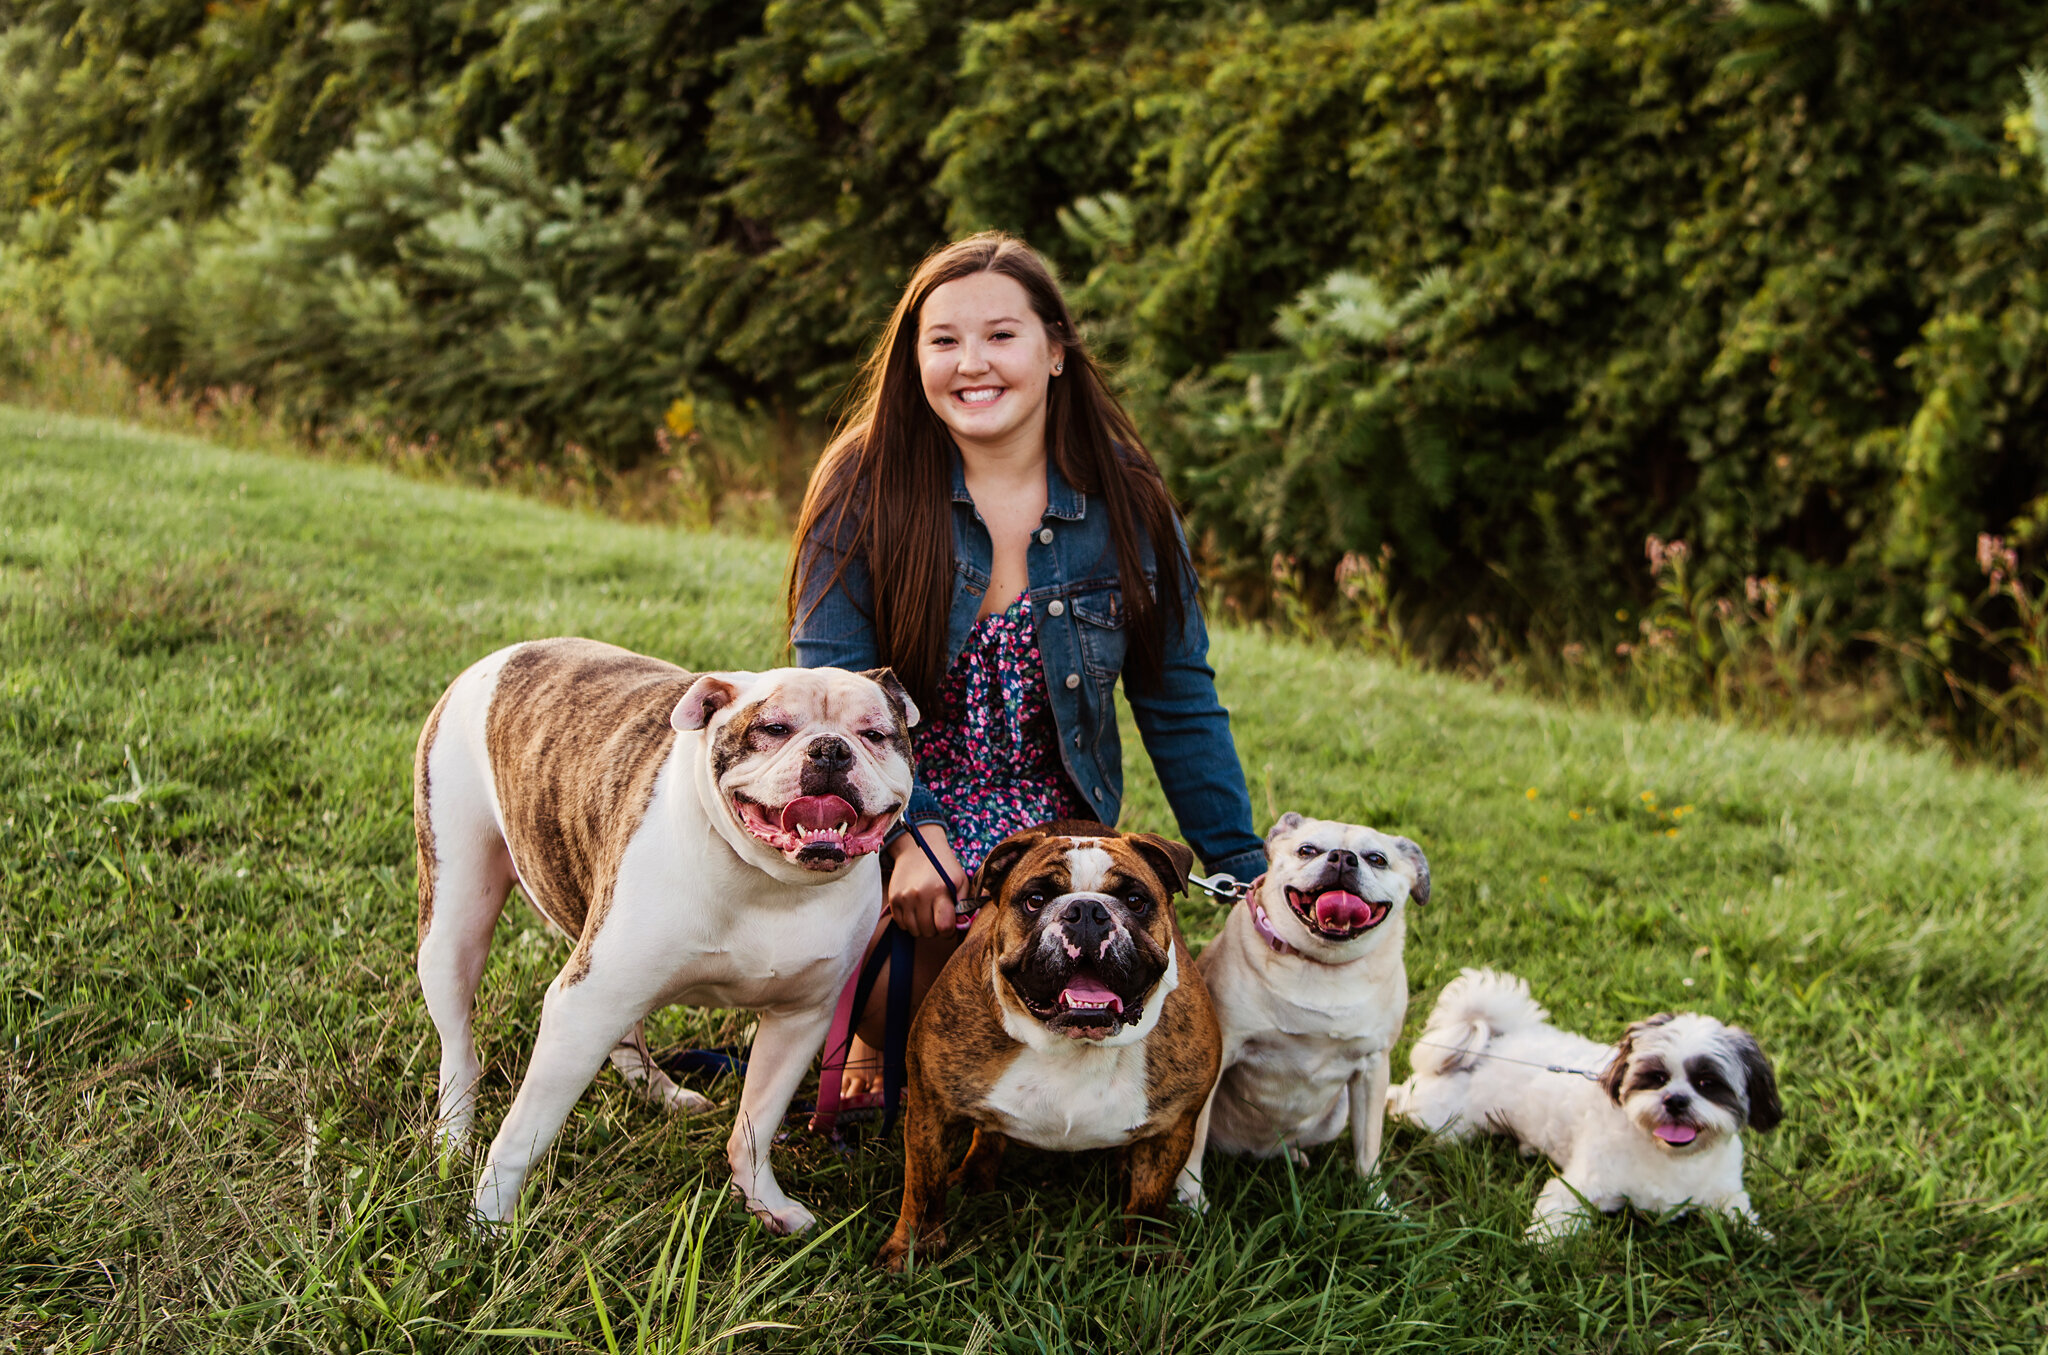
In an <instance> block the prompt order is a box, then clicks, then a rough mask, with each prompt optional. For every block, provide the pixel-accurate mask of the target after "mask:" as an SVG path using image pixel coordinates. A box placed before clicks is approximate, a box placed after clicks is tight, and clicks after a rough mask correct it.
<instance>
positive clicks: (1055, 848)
mask: <svg viewBox="0 0 2048 1355" xmlns="http://www.w3.org/2000/svg"><path fill="white" fill-rule="evenodd" d="M1193 861H1194V856H1193V854H1192V853H1191V852H1189V851H1188V849H1187V848H1186V847H1184V846H1182V845H1181V844H1180V843H1178V842H1173V841H1171V840H1170V839H1167V838H1162V837H1157V836H1154V835H1153V834H1149V833H1133V834H1125V833H1117V832H1115V831H1114V830H1112V829H1107V828H1104V827H1102V826H1101V825H1100V824H1082V823H1066V822H1062V823H1054V824H1047V825H1044V826H1041V827H1038V828H1027V829H1025V830H1024V831H1023V832H1021V833H1015V834H1012V835H1011V836H1009V837H1007V838H1005V839H1003V841H1002V842H1000V843H998V844H997V846H996V848H995V850H994V851H992V852H990V853H989V856H988V860H987V861H985V862H983V863H982V868H981V870H980V872H979V873H978V874H977V875H976V876H975V887H976V891H977V892H978V893H982V894H985V895H987V896H989V898H990V900H991V902H990V904H989V907H991V908H993V909H994V910H996V911H995V915H994V916H995V927H996V932H997V943H996V944H997V955H996V972H997V975H998V980H997V981H998V984H999V985H1003V986H1007V987H1008V989H1009V994H1010V996H1011V997H1012V998H1013V999H1014V1001H1015V1003H1016V1005H1017V1006H1019V1007H1021V1008H1022V1009H1023V1010H1024V1011H1025V1012H1026V1013H1027V1014H1028V1015H1029V1017H1030V1018H1031V1019H1032V1020H1034V1021H1037V1022H1039V1023H1040V1024H1042V1025H1044V1026H1045V1027H1046V1029H1048V1030H1050V1031H1053V1032H1054V1033H1056V1034H1059V1035H1064V1036H1068V1037H1070V1038H1073V1039H1078V1040H1091V1041H1098V1042H1099V1041H1105V1040H1107V1041H1110V1042H1112V1043H1119V1042H1120V1041H1118V1040H1117V1037H1118V1036H1120V1035H1123V1034H1124V1033H1125V1032H1126V1031H1131V1032H1132V1033H1133V1037H1134V1038H1135V1037H1137V1036H1141V1035H1142V1034H1143V1032H1144V1027H1145V1023H1146V1022H1148V1021H1150V1020H1153V1019H1156V1016H1157V1011H1158V1005H1159V1004H1158V1003H1156V1002H1154V1001H1152V999H1153V998H1154V996H1155V995H1157V996H1162V997H1163V996H1164V994H1163V993H1157V992H1156V990H1159V989H1161V988H1162V987H1164V986H1165V985H1164V984H1163V983H1162V980H1165V979H1167V978H1168V977H1169V976H1170V974H1171V971H1172V968H1173V935H1174V930H1173V912H1172V906H1171V899H1172V896H1173V895H1174V894H1176V893H1178V892H1179V891H1180V889H1181V888H1182V887H1184V885H1185V881H1186V878H1187V871H1188V869H1189V867H1190V866H1191V865H1192V864H1193Z"/></svg>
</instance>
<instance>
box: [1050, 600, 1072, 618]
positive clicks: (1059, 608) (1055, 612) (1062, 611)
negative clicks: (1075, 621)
mask: <svg viewBox="0 0 2048 1355" xmlns="http://www.w3.org/2000/svg"><path fill="white" fill-rule="evenodd" d="M1045 614H1046V615H1047V616H1065V615H1066V614H1067V604H1066V603H1064V602H1061V601H1060V600H1059V599H1058V598H1054V599H1053V600H1052V601H1051V602H1048V603H1046V604H1045Z"/></svg>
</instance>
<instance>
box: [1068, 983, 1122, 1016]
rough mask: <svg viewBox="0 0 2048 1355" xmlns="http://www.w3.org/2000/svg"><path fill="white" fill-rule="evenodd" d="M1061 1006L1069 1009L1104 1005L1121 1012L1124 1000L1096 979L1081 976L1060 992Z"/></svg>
mask: <svg viewBox="0 0 2048 1355" xmlns="http://www.w3.org/2000/svg"><path fill="white" fill-rule="evenodd" d="M1060 1006H1062V1007H1064V1008H1067V1009H1069V1010H1072V1009H1073V1008H1076V1007H1104V1008H1107V1009H1108V1010H1110V1011H1113V1012H1116V1013H1118V1014H1121V1013H1122V1012H1123V1009H1124V1000H1123V999H1122V998H1120V997H1118V996H1117V995H1116V994H1115V993H1112V992H1110V991H1109V989H1107V988H1105V987H1103V986H1102V985H1101V984H1099V983H1097V982H1096V981H1095V980H1094V979H1088V978H1080V979H1075V980H1074V981H1073V982H1072V983H1069V984H1068V985H1067V986H1066V988H1065V989H1064V990H1063V991H1062V992H1061V993H1060Z"/></svg>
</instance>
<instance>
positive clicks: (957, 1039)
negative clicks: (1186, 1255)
mask: <svg viewBox="0 0 2048 1355" xmlns="http://www.w3.org/2000/svg"><path fill="white" fill-rule="evenodd" d="M1193 865H1194V854H1193V853H1192V852H1190V851H1189V850H1188V849H1187V848H1186V847H1185V846H1183V845H1182V844H1181V843H1178V842H1174V841H1171V840H1169V839H1167V838H1163V837H1158V836H1155V835H1153V834H1151V833H1118V832H1117V831H1116V830H1114V829H1112V828H1106V827H1104V826H1103V825H1101V824H1099V823H1088V822H1081V821H1066V820H1063V821H1060V822H1057V823H1049V824H1045V825H1042V826H1040V827H1037V828H1027V829H1025V830H1024V831H1023V832H1021V833H1015V834H1013V835H1011V836H1010V837H1007V838H1005V839H1004V840H1003V841H1002V842H1000V843H998V844H997V846H996V849H995V850H994V851H993V852H990V853H989V856H988V859H987V860H986V861H984V862H983V863H982V867H981V869H980V871H978V872H977V873H976V875H975V880H974V890H975V893H976V895H977V896H979V897H981V898H982V899H984V900H985V902H984V903H983V906H982V908H981V910H980V912H979V913H978V914H977V915H976V917H975V919H974V925H973V927H972V928H971V929H970V930H969V931H968V933H967V939H966V941H965V942H963V943H962V944H961V947H960V949H959V950H958V951H957V952H955V954H954V956H953V958H952V959H951V960H950V961H948V962H947V964H946V967H945V969H944V970H943V971H941V973H940V974H939V978H938V981H937V982H936V983H935V984H934V985H933V986H932V990H931V992H930V994H929V995H928V996H927V997H926V998H925V1000H924V1004H923V1005H922V1006H921V1007H919V1008H918V1012H917V1018H916V1020H915V1021H913V1022H912V1023H911V1027H910V1048H909V1055H908V1060H907V1065H908V1066H907V1071H908V1073H909V1085H908V1088H907V1093H906V1097H905V1117H904V1127H903V1212H902V1215H901V1216H900V1217H899V1218H898V1219H897V1220H896V1230H895V1232H893V1233H892V1234H890V1236H889V1240H888V1241H887V1242H886V1243H884V1244H883V1245H882V1249H881V1251H880V1252H879V1253H878V1254H877V1255H876V1257H875V1264H877V1265H879V1266H884V1267H886V1268H888V1269H890V1270H901V1269H902V1268H903V1266H904V1263H905V1262H906V1260H907V1259H908V1258H909V1256H910V1252H911V1248H912V1247H913V1246H915V1247H916V1249H917V1251H918V1253H919V1254H920V1255H922V1256H931V1255H934V1254H936V1253H938V1252H939V1251H941V1250H943V1248H944V1247H945V1213H946V1208H945V1207H946V1192H947V1190H948V1189H949V1188H950V1187H951V1186H953V1185H954V1184H957V1183H961V1182H965V1183H966V1185H967V1186H968V1188H969V1189H970V1190H986V1189H988V1188H989V1187H990V1186H992V1185H993V1184H994V1181H995V1172H996V1167H997V1164H998V1163H999V1162H1000V1161H1001V1159H1002V1153H1003V1147H1004V1145H1005V1144H1006V1143H1007V1142H1008V1141H1009V1140H1010V1139H1016V1140H1018V1141H1019V1142H1022V1143H1028V1144H1030V1145H1031V1146H1033V1147H1035V1148H1050V1149H1055V1150H1060V1151H1065V1152H1078V1151H1081V1150H1083V1149H1089V1148H1117V1147H1121V1148H1122V1149H1123V1150H1124V1165H1125V1168H1126V1170H1127V1172H1128V1175H1129V1178H1130V1195H1129V1198H1128V1200H1127V1201H1126V1203H1125V1205H1124V1210H1125V1213H1126V1214H1128V1215H1129V1216H1130V1222H1129V1224H1128V1226H1127V1228H1128V1231H1127V1238H1128V1239H1130V1240H1135V1238H1136V1235H1137V1229H1138V1227H1139V1218H1140V1217H1141V1216H1152V1217H1159V1216H1162V1215H1163V1214H1164V1212H1165V1209H1166V1205H1167V1203H1168V1199H1169V1197H1170V1196H1171V1194H1172V1191H1173V1181H1174V1176H1175V1174H1176V1173H1177V1172H1178V1171H1179V1169H1180V1166H1181V1164H1182V1163H1183V1162H1184V1161H1186V1159H1187V1154H1188V1147H1189V1145H1190V1144H1191V1143H1192V1142H1193V1141H1194V1134H1195V1120H1196V1118H1197V1117H1198V1116H1199V1115H1200V1114H1201V1111H1202V1106H1203V1104H1204V1102H1205V1101H1206V1100H1207V1099H1208V1096H1209V1087H1210V1084H1211V1083H1212V1082H1214V1081H1215V1079H1216V1056H1217V1030H1216V1018H1215V1015H1214V1014H1213V1013H1212V1012H1211V1010H1210V1007H1209V994H1208V991H1207V990H1206V989H1205V988H1204V987H1203V986H1202V984H1201V983H1200V982H1199V981H1198V980H1196V979H1195V978H1194V976H1193V973H1192V970H1191V966H1192V963H1193V961H1192V960H1191V958H1190V957H1189V955H1188V948H1187V943H1186V942H1185V941H1184V940H1182V939H1181V933H1180V922H1179V920H1178V918H1177V917H1176V916H1175V915H1174V910H1173V897H1174V895H1176V894H1179V893H1180V892H1182V891H1183V890H1184V889H1186V887H1187V882H1188V871H1189V869H1190V868H1191V867H1192V866H1193ZM969 1127H971V1128H972V1129H973V1130H974V1139H973V1142H972V1143H971V1144H970V1145H969V1146H968V1150H967V1158H966V1160H965V1161H964V1162H962V1163H961V1165H960V1166H959V1168H958V1169H956V1170H954V1171H953V1172H951V1173H950V1174H949V1173H948V1172H947V1170H946V1165H947V1156H948V1154H947V1140H948V1137H949V1135H951V1134H952V1133H953V1132H954V1131H956V1130H959V1129H965V1128H969Z"/></svg>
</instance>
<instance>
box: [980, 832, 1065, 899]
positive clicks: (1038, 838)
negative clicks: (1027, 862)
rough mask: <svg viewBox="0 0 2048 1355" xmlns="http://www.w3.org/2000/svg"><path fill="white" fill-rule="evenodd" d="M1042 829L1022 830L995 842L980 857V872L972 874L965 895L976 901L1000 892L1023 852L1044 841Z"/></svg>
mask: <svg viewBox="0 0 2048 1355" xmlns="http://www.w3.org/2000/svg"><path fill="white" fill-rule="evenodd" d="M1045 838H1046V832H1045V828H1044V827H1043V826H1042V825H1041V826H1039V827H1035V828H1022V829H1019V830H1018V831H1016V832H1014V833H1012V834H1010V835H1009V836H1008V837H1006V838H1004V839H1003V840H1002V841H1001V842H998V843H997V844H996V845H995V847H994V848H993V849H991V850H990V852H989V854H988V855H987V856H985V857H983V858H982V862H981V869H980V870H977V871H975V872H974V880H973V883H972V884H970V885H969V886H968V893H970V894H972V895H973V896H974V897H975V898H977V899H986V900H992V899H994V898H995V897H996V896H997V895H998V894H1001V893H1002V892H1003V882H1004V881H1005V880H1007V879H1009V878H1010V872H1011V871H1012V870H1014V869H1016V866H1017V863H1018V862H1019V861H1022V860H1023V859H1024V855H1025V853H1027V852H1029V851H1030V850H1031V849H1032V848H1033V847H1036V846H1037V845H1038V844H1039V843H1041V842H1043V841H1045Z"/></svg>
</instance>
